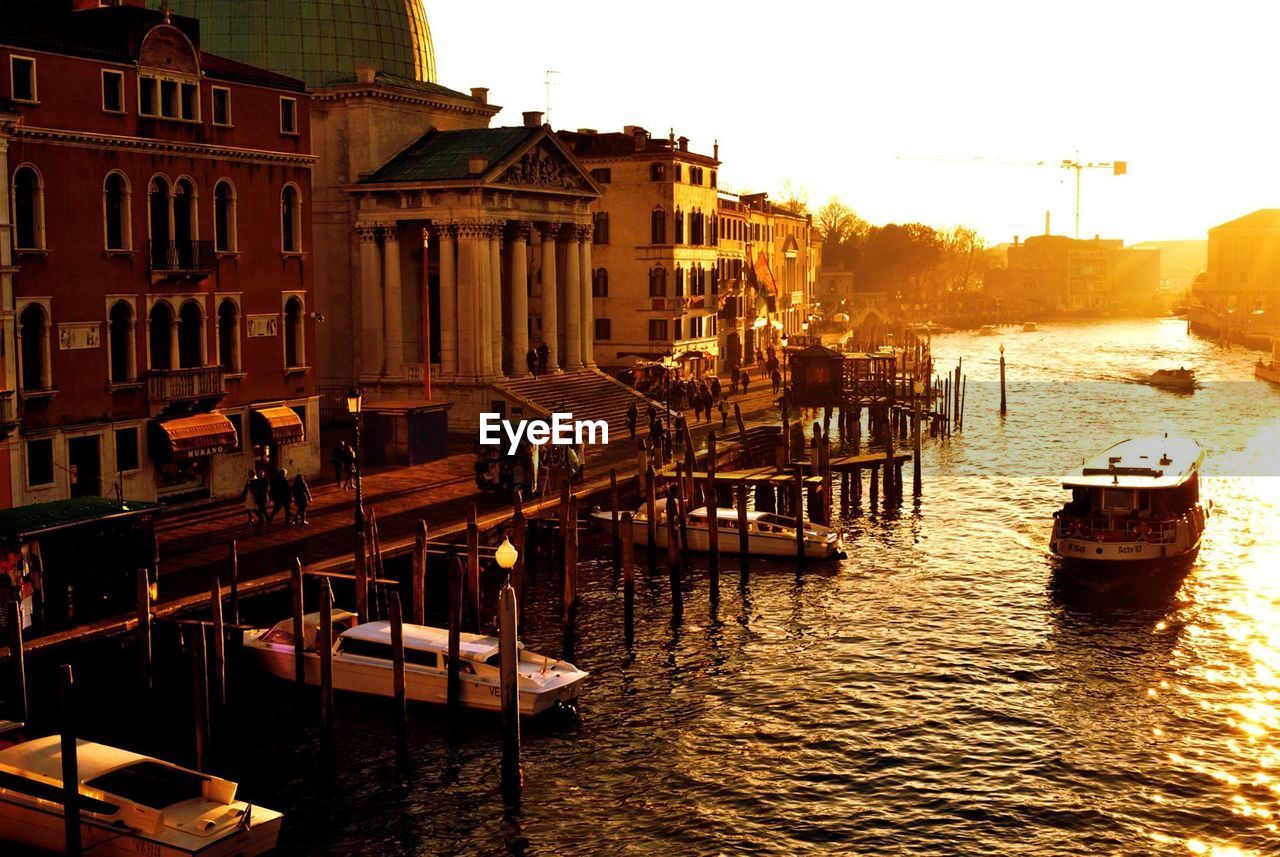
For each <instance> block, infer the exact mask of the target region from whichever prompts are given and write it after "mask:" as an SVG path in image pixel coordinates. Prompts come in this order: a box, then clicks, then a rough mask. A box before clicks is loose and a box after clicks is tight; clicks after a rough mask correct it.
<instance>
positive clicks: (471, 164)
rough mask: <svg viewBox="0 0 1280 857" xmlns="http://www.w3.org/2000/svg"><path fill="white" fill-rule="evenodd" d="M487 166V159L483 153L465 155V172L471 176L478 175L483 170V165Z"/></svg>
mask: <svg viewBox="0 0 1280 857" xmlns="http://www.w3.org/2000/svg"><path fill="white" fill-rule="evenodd" d="M487 166H489V159H488V158H486V157H485V156H484V155H468V156H467V172H469V173H471V175H473V176H478V175H480V174H481V173H483V172H484V171H485V167H487Z"/></svg>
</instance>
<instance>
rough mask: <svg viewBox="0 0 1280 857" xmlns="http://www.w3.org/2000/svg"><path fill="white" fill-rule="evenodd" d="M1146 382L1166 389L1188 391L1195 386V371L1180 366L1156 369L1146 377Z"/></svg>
mask: <svg viewBox="0 0 1280 857" xmlns="http://www.w3.org/2000/svg"><path fill="white" fill-rule="evenodd" d="M1147 382H1148V383H1149V384H1151V385H1152V386H1153V387H1163V388H1165V389H1166V390H1179V391H1190V390H1194V389H1195V388H1196V373H1195V372H1194V371H1193V370H1191V369H1186V368H1182V367H1179V368H1177V369H1157V370H1156V371H1155V372H1152V373H1151V376H1150V377H1149V378H1147Z"/></svg>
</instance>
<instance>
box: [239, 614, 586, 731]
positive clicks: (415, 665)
mask: <svg viewBox="0 0 1280 857" xmlns="http://www.w3.org/2000/svg"><path fill="white" fill-rule="evenodd" d="M333 626H334V627H333V687H334V690H344V691H351V692H354V693H364V694H369V695H371V696H385V697H390V696H393V695H394V693H395V690H394V687H393V685H392V665H391V656H392V652H391V623H390V622H387V621H379V622H366V623H364V624H363V625H358V624H356V616H355V614H354V613H350V612H348V611H345V610H343V611H334V615H333ZM302 627H303V667H304V672H305V674H306V681H307V684H310V685H319V684H320V653H319V649H318V648H317V646H318V641H319V628H320V614H319V613H308V614H307V615H306V616H304V617H303V623H302ZM403 628H404V660H405V667H404V672H405V695H406V697H407V698H408V699H409V700H411V701H414V702H430V703H436V704H439V705H444V704H445V703H447V702H448V691H449V686H448V685H449V670H448V662H449V630H448V629H447V628H435V627H431V626H430V625H414V624H411V623H409V622H406V623H404V626H403ZM244 648H245V651H246V652H247V653H248V654H249V655H250V657H251V658H253V659H254V660H255V661H256V662H257V663H258V665H259V666H261V667H262V668H264V669H266V670H267V671H268V672H270V673H271V674H272V675H275V676H277V677H279V678H284V679H289V680H293V678H294V648H293V620H292V619H285V620H283V621H280V622H277V623H276V624H275V625H273V626H271V627H270V628H261V629H258V630H255V631H249V632H247V633H246V634H245V640H244ZM458 652H459V655H460V658H459V665H458V678H459V702H460V703H461V704H462V705H463V706H464V707H466V708H475V709H480V710H484V711H501V710H502V700H501V698H500V696H499V691H500V687H501V685H500V680H499V676H498V664H499V661H498V659H499V653H498V638H497V637H489V636H484V635H481V634H466V633H464V634H462V635H461V643H460V645H459V650H458ZM517 670H518V673H519V676H518V677H519V695H520V713H521V714H523V715H525V716H533V715H536V714H541V713H542V712H544V711H547V710H548V709H550V708H553V707H557V706H560V705H569V704H572V703H573V702H575V701H576V700H577V698H578V692H579V690H580V689H581V687H582V684H583V682H584V681H585V679H586V678H587V673H585V672H583V671H582V670H580V669H578V668H577V667H575V666H574V665H573V664H570V663H565V662H564V661H560V660H556V659H555V658H549V657H547V656H546V655H539V654H536V653H534V652H530V651H528V650H526V649H525V648H524V645H523V644H521V646H520V659H519V662H518V663H517Z"/></svg>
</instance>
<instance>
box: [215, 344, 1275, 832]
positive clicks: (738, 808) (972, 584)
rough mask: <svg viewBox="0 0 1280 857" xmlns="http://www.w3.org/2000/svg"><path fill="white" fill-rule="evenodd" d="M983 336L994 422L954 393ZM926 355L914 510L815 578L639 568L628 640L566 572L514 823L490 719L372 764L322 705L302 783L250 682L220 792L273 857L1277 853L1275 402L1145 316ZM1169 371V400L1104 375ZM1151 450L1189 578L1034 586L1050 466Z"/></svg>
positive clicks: (981, 375)
mask: <svg viewBox="0 0 1280 857" xmlns="http://www.w3.org/2000/svg"><path fill="white" fill-rule="evenodd" d="M1000 342H1004V343H1005V344H1006V347H1007V349H1008V351H1007V357H1008V360H1009V380H1010V383H1009V402H1010V405H1009V414H1008V417H1007V419H1005V420H1001V419H1000V418H999V416H998V413H997V400H998V390H997V388H996V386H995V385H994V384H992V383H985V382H990V381H993V380H994V379H995V378H997V377H998V373H997V368H996V367H997V362H996V361H997V357H998V354H997V351H996V349H997V347H998V344H999V343H1000ZM934 348H935V354H936V355H938V362H939V364H940V365H942V366H947V365H953V364H954V360H955V359H956V358H957V357H961V356H963V358H964V366H965V372H966V373H967V375H968V377H969V383H968V390H967V409H966V410H967V413H966V427H965V431H964V433H963V434H961V435H957V436H955V437H954V438H952V439H951V440H949V441H944V442H942V443H941V444H938V443H936V442H933V443H931V444H930V445H929V446H927V447H926V450H925V456H924V467H925V496H924V498H923V501H922V502H921V503H920V505H919V507H918V508H913V507H912V505H911V503H910V500H908V502H907V504H906V506H905V507H904V508H903V509H902V510H901V511H900V512H898V513H891V514H889V515H884V514H882V513H876V514H864V513H851V514H850V515H849V516H848V517H847V518H846V519H845V521H844V522H843V523H844V525H845V526H846V528H847V529H848V530H849V531H850V532H851V533H852V534H853V535H852V550H851V556H850V558H849V559H848V560H847V561H846V562H844V563H842V564H841V565H840V566H839V567H832V568H830V569H827V570H820V571H809V572H807V573H804V574H797V573H795V572H794V571H793V570H791V569H790V568H789V567H788V566H787V565H785V564H773V565H768V566H766V565H764V564H756V565H754V566H753V573H752V575H751V577H750V580H749V581H748V582H747V583H746V584H745V585H744V586H741V587H739V585H738V578H737V570H736V569H737V566H736V562H735V561H733V560H729V561H727V562H726V563H725V564H726V566H727V568H726V571H725V574H724V578H723V581H722V592H721V598H720V603H719V608H718V610H716V611H714V612H713V611H712V609H711V606H710V604H709V599H708V596H707V585H706V576H705V574H704V573H702V572H700V571H699V572H696V573H695V574H694V576H693V578H692V579H691V580H688V581H687V582H686V591H685V599H684V600H685V613H684V621H683V623H682V624H680V625H679V626H678V627H673V626H672V624H671V621H670V607H669V604H670V599H669V595H668V592H667V583H666V574H665V570H664V569H661V568H660V569H659V571H658V573H657V574H656V575H655V576H654V577H653V578H652V579H650V578H649V577H648V576H647V574H645V573H644V572H643V570H642V571H641V573H640V575H639V577H638V585H637V620H636V638H635V642H634V645H633V646H631V647H630V648H628V647H627V646H626V645H625V643H624V640H623V635H622V630H621V616H622V597H621V592H620V590H619V589H618V588H616V587H614V586H613V582H612V581H611V580H610V575H611V572H610V570H609V569H608V568H607V567H606V566H605V565H603V564H598V565H595V566H593V567H592V568H591V569H589V570H587V571H586V572H585V573H584V576H583V586H584V589H585V592H584V595H583V604H582V610H581V624H580V635H579V641H578V645H577V651H576V652H575V658H576V661H577V663H578V665H580V666H581V667H583V668H585V669H588V670H590V671H591V672H592V674H593V676H592V680H591V685H590V689H589V691H588V692H587V694H586V696H585V698H584V700H583V702H582V706H581V720H580V722H578V723H567V722H563V721H559V722H551V723H539V724H534V725H532V726H531V727H528V728H526V730H525V735H524V738H525V745H524V764H525V775H526V789H525V802H524V804H523V807H522V808H521V809H520V810H519V811H518V812H515V813H507V812H504V810H503V808H502V804H501V801H500V798H499V797H498V790H497V763H498V733H497V727H496V723H497V721H496V719H480V720H478V721H475V720H473V721H472V722H469V723H468V724H467V725H466V727H465V728H464V729H463V731H462V733H461V734H459V735H455V736H453V737H452V738H451V737H450V736H449V730H448V728H447V724H446V722H445V720H444V718H443V717H441V716H440V715H439V714H438V713H436V712H434V711H427V710H413V711H412V723H411V732H412V740H413V747H412V752H411V762H410V765H409V766H408V767H407V768H405V769H400V770H398V769H397V767H396V764H395V754H394V751H393V749H392V743H393V742H392V740H391V734H392V733H391V730H390V729H389V723H390V715H389V711H388V709H387V707H386V706H382V705H380V704H379V703H378V702H376V701H367V700H359V699H354V698H340V699H339V701H338V710H339V719H340V728H339V735H338V740H337V748H336V759H335V761H334V762H333V764H332V766H330V765H329V764H327V763H326V762H325V761H324V759H323V757H322V754H321V753H320V752H319V750H318V743H317V741H316V725H315V718H314V717H313V716H312V709H313V708H314V703H309V706H310V707H309V708H308V710H307V711H305V712H303V713H301V714H299V713H298V712H296V711H295V710H294V709H293V702H292V698H291V696H290V694H288V693H287V692H285V691H283V690H282V689H281V688H280V687H279V686H276V685H263V686H261V687H258V688H257V689H256V690H255V691H254V693H255V696H254V697H253V699H254V702H253V703H252V704H251V706H250V709H249V714H250V716H251V718H256V722H258V723H260V724H261V732H260V733H258V734H254V735H248V736H246V737H244V738H242V739H241V743H240V746H239V747H238V749H239V750H240V751H242V752H241V753H240V762H239V763H235V764H233V765H232V766H231V767H232V768H233V770H232V771H231V773H234V774H237V775H239V776H240V777H241V778H242V782H243V783H244V785H243V791H244V793H245V794H246V795H247V796H249V797H252V798H253V799H254V800H256V801H258V802H260V803H262V804H264V805H267V806H271V807H274V808H280V809H283V810H285V811H286V812H288V813H289V816H288V824H287V829H286V834H285V844H286V850H287V851H288V852H290V853H298V854H326V853H327V854H371V855H372V854H436V853H468V854H471V853H528V854H553V853H554V854H587V853H632V854H642V853H643V854H648V853H692V854H721V853H735V852H755V853H769V854H793V853H798V852H805V851H822V852H827V853H831V852H846V853H918V854H948V853H956V854H981V853H1008V852H1015V851H1016V852H1018V853H1031V854H1037V853H1039V854H1067V853H1079V854H1097V853H1125V854H1129V853H1133V854H1137V853H1152V852H1159V853H1175V854H1176V853H1197V854H1198V853H1223V854H1233V853H1268V852H1275V851H1277V850H1280V833H1277V828H1276V816H1275V814H1276V813H1277V812H1280V749H1277V747H1278V746H1280V734H1278V730H1280V561H1278V560H1280V524H1278V522H1277V512H1278V511H1280V477H1277V475H1276V474H1280V467H1278V466H1277V460H1276V459H1277V457H1278V456H1280V388H1270V387H1268V386H1266V385H1265V384H1263V383H1262V382H1255V381H1254V380H1253V378H1252V362H1253V360H1254V359H1255V356H1256V355H1255V354H1254V353H1252V352H1246V351H1243V350H1238V349H1229V350H1224V349H1219V348H1218V347H1216V346H1214V345H1212V344H1210V343H1207V342H1204V341H1202V340H1198V339H1195V338H1191V337H1188V336H1187V334H1186V332H1185V324H1184V323H1182V322H1175V321H1136V322H1134V321H1117V322H1108V323H1103V324H1094V325H1065V324H1062V325H1059V324H1046V325H1044V326H1042V328H1041V330H1040V331H1039V332H1036V333H1020V332H1019V333H1012V332H1010V333H1007V334H1005V335H1004V336H1002V337H999V338H995V339H993V338H990V337H977V336H971V335H968V334H955V335H947V336H940V337H936V338H935V340H934ZM1178 364H1185V365H1187V366H1194V367H1196V368H1197V369H1198V370H1199V373H1200V376H1201V378H1202V380H1203V381H1204V382H1205V383H1204V387H1203V388H1202V389H1200V390H1199V391H1197V392H1196V393H1195V394H1194V395H1188V396H1178V395H1173V394H1170V393H1166V392H1161V391H1158V390H1154V389H1151V388H1149V387H1146V386H1142V385H1139V384H1134V383H1130V381H1131V379H1132V378H1133V377H1134V376H1135V375H1138V374H1141V373H1145V372H1149V371H1151V370H1152V369H1154V368H1158V367H1159V366H1164V365H1178ZM1165 430H1169V431H1171V432H1175V431H1176V432H1178V433H1184V434H1189V435H1191V436H1193V437H1196V438H1197V439H1199V440H1200V442H1201V443H1202V444H1203V445H1204V446H1205V447H1206V448H1207V449H1208V450H1209V451H1210V453H1211V458H1210V460H1209V462H1208V464H1207V466H1206V471H1205V473H1206V478H1205V480H1204V493H1205V496H1206V498H1207V499H1209V500H1212V501H1213V503H1214V515H1213V517H1211V519H1210V522H1209V526H1208V530H1207V532H1206V536H1205V541H1204V547H1203V550H1202V551H1201V553H1200V555H1199V559H1198V561H1197V562H1196V564H1195V566H1194V567H1193V568H1192V569H1191V571H1190V573H1189V574H1188V575H1187V576H1186V578H1185V580H1183V581H1181V583H1180V586H1179V587H1178V588H1177V589H1176V591H1165V592H1154V593H1151V594H1150V595H1149V597H1145V598H1142V599H1139V600H1136V601H1135V600H1133V599H1130V600H1128V601H1126V602H1122V603H1116V602H1114V601H1105V602H1101V603H1099V602H1098V601H1096V600H1093V601H1089V600H1085V599H1082V598H1079V597H1076V596H1075V595H1073V594H1071V593H1069V592H1067V591H1064V590H1063V589H1062V588H1061V587H1059V586H1058V585H1057V584H1056V583H1055V577H1054V574H1053V564H1052V561H1051V559H1050V557H1049V555H1048V554H1047V552H1046V541H1047V538H1048V535H1049V531H1050V525H1051V515H1052V512H1053V510H1054V509H1055V508H1057V506H1058V505H1059V504H1060V503H1061V502H1062V500H1063V497H1062V496H1061V495H1062V494H1063V492H1062V491H1061V490H1060V488H1059V485H1058V481H1057V477H1058V476H1060V475H1061V473H1063V472H1065V471H1066V470H1068V469H1069V468H1070V467H1071V466H1072V465H1073V464H1075V463H1077V462H1078V461H1079V459H1080V458H1081V457H1082V456H1084V455H1086V454H1089V453H1093V452H1096V451H1098V450H1100V449H1102V448H1104V447H1105V446H1108V445H1110V444H1111V443H1113V442H1115V441H1117V440H1121V439H1123V438H1125V437H1129V436H1133V435H1136V434H1140V433H1148V432H1159V431H1165ZM908 486H909V476H908ZM837 508H838V504H837ZM1172 588H1173V587H1169V589H1172ZM555 590H556V586H555V582H554V581H553V580H551V579H550V576H549V575H544V577H542V578H538V579H535V580H534V582H533V591H532V594H531V603H530V604H529V605H528V608H527V610H526V614H527V627H526V628H525V629H524V630H525V634H526V638H527V642H528V643H529V645H530V646H531V648H534V649H540V650H542V651H547V652H551V653H558V652H559V651H560V642H559V629H558V624H557V621H556V619H555V617H556V616H558V608H557V605H556V597H557V596H556V592H555ZM255 707H256V708H258V709H260V710H256V711H255Z"/></svg>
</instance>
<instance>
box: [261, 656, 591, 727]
mask: <svg viewBox="0 0 1280 857" xmlns="http://www.w3.org/2000/svg"><path fill="white" fill-rule="evenodd" d="M244 647H245V650H246V651H248V652H249V653H250V654H251V656H252V657H253V658H255V659H256V660H257V662H258V664H259V666H261V667H262V668H263V669H265V670H266V671H267V672H269V673H271V674H272V675H274V676H276V677H278V678H282V679H286V680H288V681H292V680H293V679H294V653H293V648H292V647H290V646H282V645H279V644H276V643H264V642H262V641H260V640H258V639H256V638H253V639H246V640H245V644H244ZM302 658H303V667H304V672H305V674H306V683H307V684H309V685H312V686H317V687H318V686H319V684H320V655H319V653H317V652H315V651H306V652H303V655H302ZM585 677H586V674H585V673H583V674H582V678H578V679H575V680H572V681H569V682H566V683H565V684H562V685H558V686H556V687H552V688H547V689H544V690H540V691H536V692H535V691H528V690H521V691H520V694H519V698H520V714H521V715H523V716H525V717H533V716H535V715H538V714H542V713H543V712H545V711H547V710H549V709H551V708H554V707H555V706H557V705H559V704H565V705H568V704H571V703H573V702H575V701H576V700H577V698H578V692H579V690H580V689H581V685H582V679H583V678H585ZM404 680H405V697H406V698H407V699H408V700H409V701H410V702H424V703H429V704H432V705H445V704H447V703H448V701H449V678H448V674H447V673H445V672H443V671H440V670H433V669H426V668H422V667H417V666H415V665H413V664H405V670H404ZM333 689H334V690H335V691H344V692H348V693H362V694H365V695H367V696H382V697H388V698H390V697H393V696H395V688H394V686H393V684H392V671H391V670H390V669H389V668H388V667H386V666H383V665H380V664H379V663H378V662H376V661H374V660H372V659H369V658H363V657H359V656H349V655H343V654H342V653H341V652H338V653H336V654H335V655H334V656H333ZM458 690H459V702H460V703H461V705H462V706H463V707H464V708H473V709H478V710H481V711H501V710H502V698H501V696H500V688H499V686H498V684H497V683H495V682H489V681H485V680H482V679H477V678H476V677H475V676H474V675H468V674H463V675H459V676H458Z"/></svg>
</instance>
